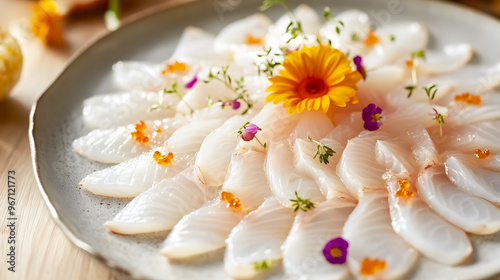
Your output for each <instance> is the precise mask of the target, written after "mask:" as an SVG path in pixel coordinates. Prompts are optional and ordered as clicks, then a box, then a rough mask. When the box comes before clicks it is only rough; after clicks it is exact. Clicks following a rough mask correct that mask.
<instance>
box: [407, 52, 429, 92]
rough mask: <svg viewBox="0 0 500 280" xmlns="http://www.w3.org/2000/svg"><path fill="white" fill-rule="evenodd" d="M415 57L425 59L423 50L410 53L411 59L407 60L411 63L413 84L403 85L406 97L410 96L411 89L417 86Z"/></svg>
mask: <svg viewBox="0 0 500 280" xmlns="http://www.w3.org/2000/svg"><path fill="white" fill-rule="evenodd" d="M417 59H423V60H425V51H424V50H417V51H414V52H412V53H411V60H410V61H409V62H410V63H411V78H412V80H413V84H412V85H411V86H407V87H405V89H406V90H407V91H408V98H410V97H411V96H412V94H413V91H414V90H415V89H417V87H418V77H417V66H416V63H415V61H416V60H417Z"/></svg>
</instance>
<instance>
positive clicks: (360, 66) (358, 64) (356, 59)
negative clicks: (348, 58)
mask: <svg viewBox="0 0 500 280" xmlns="http://www.w3.org/2000/svg"><path fill="white" fill-rule="evenodd" d="M352 61H353V62H354V64H355V65H356V70H357V71H358V72H359V73H360V74H361V76H363V80H366V70H365V67H363V58H361V56H359V55H358V56H355V57H354V58H353V59H352Z"/></svg>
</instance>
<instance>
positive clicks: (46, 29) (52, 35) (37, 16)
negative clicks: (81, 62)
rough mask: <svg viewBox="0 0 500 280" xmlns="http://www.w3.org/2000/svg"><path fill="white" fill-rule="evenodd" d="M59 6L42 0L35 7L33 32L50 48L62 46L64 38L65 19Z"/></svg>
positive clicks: (51, 0) (48, 0)
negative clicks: (60, 12)
mask: <svg viewBox="0 0 500 280" xmlns="http://www.w3.org/2000/svg"><path fill="white" fill-rule="evenodd" d="M58 10H59V6H58V5H57V3H56V2H55V1H53V0H41V1H39V2H38V3H36V4H35V5H34V6H33V16H32V18H31V31H32V32H33V34H34V35H35V36H36V37H38V38H40V39H41V40H42V42H43V43H44V44H46V45H48V46H61V45H63V44H64V38H63V28H62V26H63V17H62V15H60V14H59V11H58Z"/></svg>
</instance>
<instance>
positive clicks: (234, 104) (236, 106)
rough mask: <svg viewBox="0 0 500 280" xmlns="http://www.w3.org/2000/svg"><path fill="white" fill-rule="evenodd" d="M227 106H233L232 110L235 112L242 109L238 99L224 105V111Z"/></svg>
mask: <svg viewBox="0 0 500 280" xmlns="http://www.w3.org/2000/svg"><path fill="white" fill-rule="evenodd" d="M226 106H231V108H233V109H234V110H238V108H240V106H241V102H239V101H238V100H237V99H234V100H228V101H226V102H224V103H222V109H224V107H226Z"/></svg>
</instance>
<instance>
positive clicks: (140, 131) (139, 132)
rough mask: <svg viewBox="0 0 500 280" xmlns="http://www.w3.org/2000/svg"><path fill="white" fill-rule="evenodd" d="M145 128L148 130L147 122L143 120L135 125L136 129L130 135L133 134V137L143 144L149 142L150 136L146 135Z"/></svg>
mask: <svg viewBox="0 0 500 280" xmlns="http://www.w3.org/2000/svg"><path fill="white" fill-rule="evenodd" d="M144 130H146V124H145V123H144V122H143V121H141V122H140V123H138V124H136V125H135V131H133V132H132V133H130V135H132V138H134V140H135V141H137V142H139V143H141V144H147V143H149V137H147V136H146V135H144Z"/></svg>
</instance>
